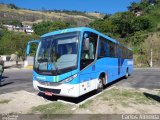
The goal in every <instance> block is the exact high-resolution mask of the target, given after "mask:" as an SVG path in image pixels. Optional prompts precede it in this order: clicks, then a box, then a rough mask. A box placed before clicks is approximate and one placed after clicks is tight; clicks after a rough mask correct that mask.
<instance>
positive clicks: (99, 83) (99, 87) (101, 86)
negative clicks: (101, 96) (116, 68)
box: [97, 77, 104, 93]
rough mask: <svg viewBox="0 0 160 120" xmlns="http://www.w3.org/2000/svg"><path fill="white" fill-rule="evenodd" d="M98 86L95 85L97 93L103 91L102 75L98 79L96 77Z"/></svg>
mask: <svg viewBox="0 0 160 120" xmlns="http://www.w3.org/2000/svg"><path fill="white" fill-rule="evenodd" d="M98 81H99V82H98V86H97V93H99V92H102V91H103V87H104V85H103V78H102V77H100V78H99V79H98Z"/></svg>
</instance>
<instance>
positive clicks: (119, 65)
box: [117, 45, 122, 76]
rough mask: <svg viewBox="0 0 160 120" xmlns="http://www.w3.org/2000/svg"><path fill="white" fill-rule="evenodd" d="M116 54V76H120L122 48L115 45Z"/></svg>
mask: <svg viewBox="0 0 160 120" xmlns="http://www.w3.org/2000/svg"><path fill="white" fill-rule="evenodd" d="M117 53H118V76H120V75H121V69H122V68H121V67H122V48H121V46H119V45H117Z"/></svg>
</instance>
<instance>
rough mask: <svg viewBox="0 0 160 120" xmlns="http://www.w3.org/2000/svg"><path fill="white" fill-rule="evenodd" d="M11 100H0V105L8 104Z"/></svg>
mask: <svg viewBox="0 0 160 120" xmlns="http://www.w3.org/2000/svg"><path fill="white" fill-rule="evenodd" d="M10 101H11V100H7V99H5V100H0V104H8V103H9V102H10Z"/></svg>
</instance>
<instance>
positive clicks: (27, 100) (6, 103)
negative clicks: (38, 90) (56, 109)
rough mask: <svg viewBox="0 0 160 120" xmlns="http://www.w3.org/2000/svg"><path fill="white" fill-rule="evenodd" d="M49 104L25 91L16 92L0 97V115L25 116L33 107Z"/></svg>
mask: <svg viewBox="0 0 160 120" xmlns="http://www.w3.org/2000/svg"><path fill="white" fill-rule="evenodd" d="M49 103H50V102H49V101H47V100H45V99H43V98H42V97H39V96H38V95H36V94H32V93H29V92H26V91H23V90H22V91H16V92H11V93H6V94H2V95H0V114H2V113H16V114H26V113H28V112H29V111H30V109H31V108H32V107H34V106H38V105H44V104H49Z"/></svg>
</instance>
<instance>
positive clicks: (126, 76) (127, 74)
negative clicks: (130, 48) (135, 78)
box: [124, 68, 129, 79]
mask: <svg viewBox="0 0 160 120" xmlns="http://www.w3.org/2000/svg"><path fill="white" fill-rule="evenodd" d="M128 76H129V73H128V68H127V70H126V75H125V76H124V77H125V79H127V78H128Z"/></svg>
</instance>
